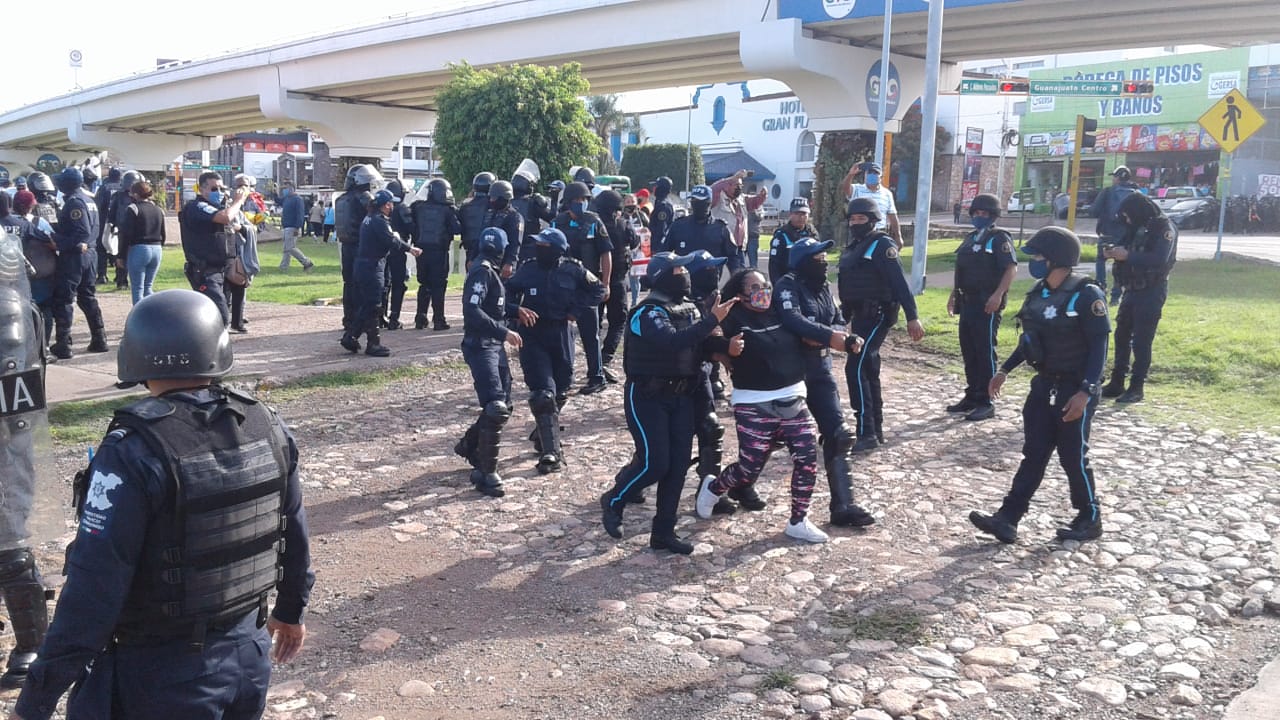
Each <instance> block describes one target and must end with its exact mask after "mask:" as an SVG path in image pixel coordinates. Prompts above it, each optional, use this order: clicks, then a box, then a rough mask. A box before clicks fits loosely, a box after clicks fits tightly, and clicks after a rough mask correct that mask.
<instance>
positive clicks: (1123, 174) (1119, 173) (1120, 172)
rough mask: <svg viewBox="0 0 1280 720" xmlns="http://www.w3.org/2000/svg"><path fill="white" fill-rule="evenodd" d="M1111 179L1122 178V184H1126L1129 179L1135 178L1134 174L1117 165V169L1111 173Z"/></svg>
mask: <svg viewBox="0 0 1280 720" xmlns="http://www.w3.org/2000/svg"><path fill="white" fill-rule="evenodd" d="M1111 177H1118V178H1120V182H1126V181H1127V180H1128V179H1129V178H1131V177H1133V173H1132V172H1130V171H1129V168H1127V167H1125V166H1124V165H1117V166H1116V169H1115V170H1112V171H1111Z"/></svg>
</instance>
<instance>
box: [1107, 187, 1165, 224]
mask: <svg viewBox="0 0 1280 720" xmlns="http://www.w3.org/2000/svg"><path fill="white" fill-rule="evenodd" d="M1159 216H1160V206H1159V205H1156V203H1155V201H1154V200H1152V199H1151V198H1149V197H1147V196H1146V195H1143V194H1142V193H1140V192H1131V193H1129V194H1128V195H1125V196H1124V199H1123V200H1121V201H1120V207H1118V208H1116V217H1118V218H1120V221H1121V222H1123V223H1126V224H1128V225H1132V226H1133V227H1142V226H1143V225H1146V224H1147V223H1148V222H1149V221H1150V220H1151V219H1152V218H1155V217H1159ZM1126 218H1128V219H1126Z"/></svg>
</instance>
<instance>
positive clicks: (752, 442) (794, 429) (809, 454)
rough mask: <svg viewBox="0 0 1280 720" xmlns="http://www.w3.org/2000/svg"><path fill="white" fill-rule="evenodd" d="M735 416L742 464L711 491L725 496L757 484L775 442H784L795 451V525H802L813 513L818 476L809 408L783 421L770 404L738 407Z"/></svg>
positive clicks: (723, 474)
mask: <svg viewBox="0 0 1280 720" xmlns="http://www.w3.org/2000/svg"><path fill="white" fill-rule="evenodd" d="M733 417H734V420H736V421H737V425H738V461H737V462H735V463H733V464H732V465H730V466H728V467H726V468H725V469H724V471H723V472H721V473H720V477H718V478H716V479H715V480H714V481H713V482H712V483H711V490H712V491H713V492H715V493H716V494H717V495H722V494H724V493H725V492H727V491H729V490H732V489H734V488H739V487H744V486H748V485H751V484H753V483H755V481H756V479H757V478H759V477H760V472H761V471H762V470H764V464H765V463H766V462H768V460H769V455H771V454H772V453H773V443H774V441H775V440H776V441H781V442H783V443H784V444H786V446H787V450H789V451H790V452H791V465H792V468H791V522H793V523H796V522H800V521H801V520H803V519H804V516H805V515H807V514H808V512H809V498H810V497H811V496H812V495H813V483H814V480H815V478H816V477H817V475H818V436H817V433H816V431H815V430H814V427H813V420H812V418H810V416H809V411H808V409H806V408H805V407H804V403H803V402H801V404H800V410H799V412H798V413H796V415H795V416H794V417H791V418H780V417H776V416H775V415H774V414H773V413H771V412H769V411H768V405H767V404H765V405H734V406H733Z"/></svg>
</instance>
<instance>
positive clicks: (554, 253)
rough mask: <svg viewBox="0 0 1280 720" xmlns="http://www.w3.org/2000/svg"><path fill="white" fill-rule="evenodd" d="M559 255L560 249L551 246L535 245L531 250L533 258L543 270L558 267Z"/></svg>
mask: <svg viewBox="0 0 1280 720" xmlns="http://www.w3.org/2000/svg"><path fill="white" fill-rule="evenodd" d="M560 255H561V253H560V249H559V248H557V247H553V246H551V245H535V246H534V248H533V257H534V259H536V260H537V262H538V267H540V268H542V269H543V270H552V269H554V268H555V266H556V265H559V264H560Z"/></svg>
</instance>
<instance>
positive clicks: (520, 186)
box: [511, 174, 533, 197]
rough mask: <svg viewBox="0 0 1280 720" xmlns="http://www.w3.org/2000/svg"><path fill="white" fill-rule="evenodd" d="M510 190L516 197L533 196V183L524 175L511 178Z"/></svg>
mask: <svg viewBox="0 0 1280 720" xmlns="http://www.w3.org/2000/svg"><path fill="white" fill-rule="evenodd" d="M511 190H512V192H513V193H515V196H516V197H524V196H525V195H532V194H533V182H532V181H530V180H529V178H527V177H525V176H524V175H519V174H517V175H512V176H511Z"/></svg>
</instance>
